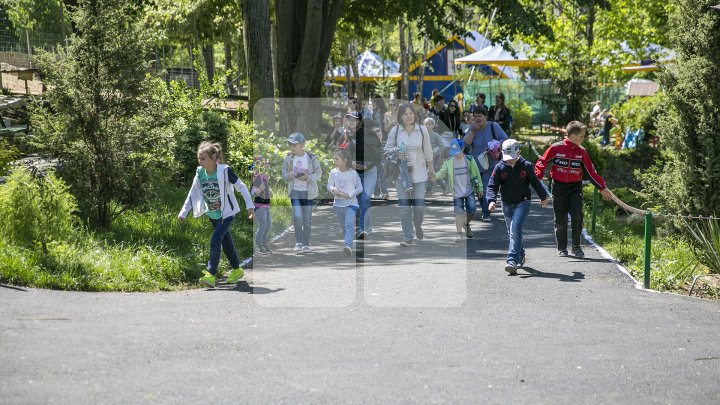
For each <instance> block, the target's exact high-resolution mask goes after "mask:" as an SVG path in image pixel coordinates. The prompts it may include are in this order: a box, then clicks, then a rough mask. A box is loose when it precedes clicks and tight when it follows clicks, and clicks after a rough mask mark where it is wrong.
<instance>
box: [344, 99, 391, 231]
mask: <svg viewBox="0 0 720 405" xmlns="http://www.w3.org/2000/svg"><path fill="white" fill-rule="evenodd" d="M345 117H346V118H347V119H348V130H350V131H354V134H355V143H354V144H350V146H349V148H350V156H352V157H353V159H354V160H353V162H352V168H353V169H355V171H357V172H358V175H360V180H361V181H362V185H363V192H362V193H361V194H360V195H359V196H358V205H359V206H360V212H359V215H358V234H357V237H358V239H365V237H367V235H368V233H369V232H370V231H371V228H372V226H371V224H370V216H369V215H368V210H369V209H370V205H371V198H372V192H373V190H375V183H376V182H377V178H378V165H379V163H380V161H381V160H382V151H383V145H382V141H381V140H380V138H378V136H377V135H375V134H374V133H373V132H372V128H373V127H374V126H375V125H374V122H373V121H372V120H370V119H365V120H363V118H362V115H360V113H359V112H357V111H351V112H349V113H347V114H346V115H345ZM366 128H367V131H365V129H366Z"/></svg>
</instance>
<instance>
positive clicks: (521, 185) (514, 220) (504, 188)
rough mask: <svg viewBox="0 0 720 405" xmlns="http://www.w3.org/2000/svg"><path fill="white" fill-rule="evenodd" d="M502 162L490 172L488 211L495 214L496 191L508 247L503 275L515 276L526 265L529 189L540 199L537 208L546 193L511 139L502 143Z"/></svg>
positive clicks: (518, 146) (545, 200)
mask: <svg viewBox="0 0 720 405" xmlns="http://www.w3.org/2000/svg"><path fill="white" fill-rule="evenodd" d="M502 153H503V156H502V161H500V162H498V164H497V165H496V166H495V169H493V172H492V176H491V177H490V183H489V185H488V193H487V200H488V209H489V210H490V211H491V212H492V211H494V210H495V202H496V200H497V194H498V191H500V192H501V193H502V202H503V205H502V210H503V214H504V215H505V226H506V227H507V232H508V239H509V240H510V246H509V247H508V254H507V265H506V266H505V271H507V272H508V273H510V274H511V275H514V274H517V268H518V267H522V266H523V265H524V264H525V249H524V248H523V241H522V227H523V222H525V218H526V217H527V215H528V212H529V211H530V199H531V196H530V186H531V185H532V187H533V188H534V189H535V192H536V193H537V194H538V196H539V197H540V200H541V201H540V205H541V206H543V207H545V206H546V205H547V203H548V193H547V191H545V187H543V186H542V183H540V180H538V178H537V177H536V176H535V172H534V170H535V169H534V167H533V164H532V163H530V162H528V161H527V160H525V159H523V158H522V157H521V156H520V144H519V143H518V142H517V141H516V140H514V139H508V140H506V141H504V142H503V143H502Z"/></svg>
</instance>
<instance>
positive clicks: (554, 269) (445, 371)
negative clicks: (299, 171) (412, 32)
mask: <svg viewBox="0 0 720 405" xmlns="http://www.w3.org/2000/svg"><path fill="white" fill-rule="evenodd" d="M278 209H281V208H278ZM373 210H374V212H373V216H374V227H373V228H374V231H373V233H372V234H371V236H370V238H369V239H368V240H367V241H365V242H359V243H358V245H357V246H356V249H357V250H360V253H359V255H358V257H356V256H353V257H351V258H345V257H344V256H343V255H342V252H341V248H342V243H341V242H340V232H339V226H338V225H337V224H336V220H335V218H334V216H333V214H332V212H331V211H330V208H329V207H327V206H320V207H317V208H316V211H315V219H314V228H313V241H312V245H313V248H314V250H315V252H314V253H312V254H308V255H304V256H296V255H294V254H292V246H293V238H294V236H293V234H292V232H290V233H289V234H288V235H286V237H285V238H283V239H281V240H278V241H277V242H276V243H275V244H274V246H273V247H274V249H275V253H274V254H273V255H271V256H263V257H258V258H256V260H255V262H254V263H253V269H252V270H248V272H247V274H246V278H245V280H243V281H242V282H241V283H239V284H238V285H236V286H234V285H225V284H219V285H218V288H216V289H213V290H204V289H197V290H190V291H184V292H176V293H130V294H124V293H80V292H61V291H48V290H38V289H30V288H22V287H14V286H6V285H0V348H1V350H0V402H2V403H3V404H26V403H201V402H203V403H339V402H341V403H380V402H382V403H394V402H400V403H445V402H452V403H461V402H462V403H718V402H720V384H718V381H720V304H719V303H717V302H711V301H705V300H701V299H698V298H690V297H683V296H678V295H671V294H659V293H654V292H648V291H642V290H638V289H636V288H634V287H633V282H632V280H630V279H629V278H628V276H626V275H624V274H623V273H621V272H620V271H619V270H618V269H617V267H616V266H615V265H614V264H612V263H609V262H608V261H606V260H605V259H603V258H602V257H601V256H600V254H599V253H598V252H597V251H596V250H594V249H592V248H591V247H589V246H586V247H585V252H586V254H587V258H586V259H584V260H580V259H576V258H572V257H570V258H558V257H556V256H555V248H554V241H553V239H552V210H550V209H541V208H540V206H539V204H537V203H533V206H532V209H531V213H530V216H529V217H528V220H527V221H526V226H525V245H526V249H527V255H528V261H527V264H526V267H525V268H524V269H521V270H520V271H519V272H518V275H517V276H509V275H508V274H507V273H506V272H505V271H504V270H503V266H504V258H505V252H506V249H507V235H506V232H505V224H504V221H503V220H502V216H501V215H500V214H499V213H496V214H494V215H493V219H492V221H490V222H473V229H474V231H475V237H474V238H473V239H472V240H469V241H464V242H463V243H460V244H455V243H453V241H452V236H453V234H454V224H453V219H452V206H451V205H450V204H448V202H447V198H446V199H445V200H441V199H440V198H436V199H435V201H433V202H432V204H431V206H429V207H428V209H427V213H426V218H425V223H424V228H425V239H424V240H423V241H422V242H419V243H417V244H416V245H415V246H413V247H410V248H400V247H399V245H398V242H399V241H400V240H402V236H401V233H400V225H399V219H398V218H399V215H398V208H397V206H396V205H394V204H386V205H381V206H378V207H376V208H373ZM358 248H359V249H358Z"/></svg>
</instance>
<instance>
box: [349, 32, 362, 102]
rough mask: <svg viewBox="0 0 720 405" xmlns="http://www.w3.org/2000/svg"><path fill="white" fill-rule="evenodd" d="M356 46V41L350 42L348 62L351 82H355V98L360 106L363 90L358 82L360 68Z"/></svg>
mask: <svg viewBox="0 0 720 405" xmlns="http://www.w3.org/2000/svg"><path fill="white" fill-rule="evenodd" d="M358 56H359V55H358V46H357V40H352V41H350V60H352V67H353V81H354V82H355V97H357V99H358V100H357V101H358V104H362V99H363V96H364V94H363V88H362V82H361V81H360V66H359V65H358Z"/></svg>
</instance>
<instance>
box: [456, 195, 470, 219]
mask: <svg viewBox="0 0 720 405" xmlns="http://www.w3.org/2000/svg"><path fill="white" fill-rule="evenodd" d="M453 206H454V208H453V211H455V214H458V215H459V214H463V213H465V212H467V213H468V214H474V213H475V194H474V193H473V194H470V195H469V196H467V197H460V198H453Z"/></svg>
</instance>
